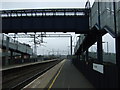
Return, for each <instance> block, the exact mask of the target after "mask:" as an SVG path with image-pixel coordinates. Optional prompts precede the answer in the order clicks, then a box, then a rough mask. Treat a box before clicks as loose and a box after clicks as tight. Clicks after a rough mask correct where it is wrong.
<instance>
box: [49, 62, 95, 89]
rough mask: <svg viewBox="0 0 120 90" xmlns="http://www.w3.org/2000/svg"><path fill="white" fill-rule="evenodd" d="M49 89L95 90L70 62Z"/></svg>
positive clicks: (66, 63) (64, 66)
mask: <svg viewBox="0 0 120 90" xmlns="http://www.w3.org/2000/svg"><path fill="white" fill-rule="evenodd" d="M49 88H67V89H69V88H94V86H93V85H92V84H91V83H90V82H89V81H88V80H87V79H86V78H85V77H84V75H83V74H82V73H81V72H79V71H78V69H77V68H76V67H75V66H74V65H73V64H72V62H71V61H70V60H66V61H65V62H64V65H63V66H62V67H61V70H60V71H59V72H58V74H57V75H56V77H55V78H54V79H53V81H52V83H51V85H50V87H49Z"/></svg>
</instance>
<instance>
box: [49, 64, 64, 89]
mask: <svg viewBox="0 0 120 90" xmlns="http://www.w3.org/2000/svg"><path fill="white" fill-rule="evenodd" d="M63 65H64V64H63ZM63 65H62V67H61V68H60V70H59V72H58V73H57V75H56V76H55V78H54V80H53V81H52V83H51V85H50V86H49V88H48V90H50V89H51V88H52V86H53V84H54V83H55V81H56V79H57V77H58V76H59V74H60V72H61V70H62V68H63Z"/></svg>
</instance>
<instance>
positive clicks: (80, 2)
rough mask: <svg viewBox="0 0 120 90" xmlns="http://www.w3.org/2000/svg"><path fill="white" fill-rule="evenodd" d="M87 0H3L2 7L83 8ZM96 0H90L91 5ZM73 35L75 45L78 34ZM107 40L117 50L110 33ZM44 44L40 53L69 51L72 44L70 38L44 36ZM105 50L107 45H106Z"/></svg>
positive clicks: (39, 50)
mask: <svg viewBox="0 0 120 90" xmlns="http://www.w3.org/2000/svg"><path fill="white" fill-rule="evenodd" d="M86 1H87V0H2V7H0V8H1V9H30V8H31V9H36V8H37V9H40V8H83V7H85V3H86ZM93 1H94V0H90V2H91V5H92V4H93ZM72 35H73V45H74V44H75V43H76V39H77V37H76V36H77V35H75V34H72ZM103 39H104V40H105V41H106V42H109V49H110V50H109V51H110V52H115V50H114V48H113V47H114V46H115V45H114V43H113V42H114V39H113V38H111V36H110V35H106V36H104V37H103ZM19 40H20V42H26V43H30V42H29V41H31V40H30V39H24V40H23V39H19ZM44 41H45V42H47V43H43V45H44V46H39V47H38V48H37V53H38V54H48V51H52V50H54V51H61V52H62V51H63V50H64V51H66V52H65V54H67V53H68V50H70V49H69V47H68V46H70V44H69V43H70V40H69V38H49V39H48V38H44ZM104 48H105V51H106V46H105V45H104Z"/></svg>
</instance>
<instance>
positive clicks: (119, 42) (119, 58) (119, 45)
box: [116, 36, 120, 88]
mask: <svg viewBox="0 0 120 90" xmlns="http://www.w3.org/2000/svg"><path fill="white" fill-rule="evenodd" d="M116 64H117V67H118V87H119V88H120V86H119V84H120V36H119V37H117V38H116Z"/></svg>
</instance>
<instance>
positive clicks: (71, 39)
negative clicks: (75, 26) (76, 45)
mask: <svg viewBox="0 0 120 90" xmlns="http://www.w3.org/2000/svg"><path fill="white" fill-rule="evenodd" d="M70 51H71V55H72V36H70Z"/></svg>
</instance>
